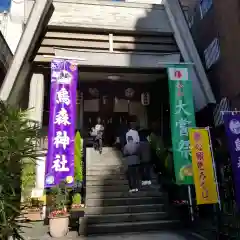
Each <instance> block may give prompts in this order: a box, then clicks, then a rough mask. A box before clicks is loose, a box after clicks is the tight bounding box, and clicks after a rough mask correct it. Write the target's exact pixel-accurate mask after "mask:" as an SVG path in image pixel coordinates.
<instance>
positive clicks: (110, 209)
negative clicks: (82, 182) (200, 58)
mask: <svg viewBox="0 0 240 240" xmlns="http://www.w3.org/2000/svg"><path fill="white" fill-rule="evenodd" d="M165 209H166V206H165V204H154V205H149V204H143V205H132V206H131V205H130V206H127V205H123V206H106V207H102V206H101V207H87V208H86V214H87V215H88V214H90V215H99V214H101V215H105V214H119V213H141V212H145V211H146V212H161V211H164V210H165Z"/></svg>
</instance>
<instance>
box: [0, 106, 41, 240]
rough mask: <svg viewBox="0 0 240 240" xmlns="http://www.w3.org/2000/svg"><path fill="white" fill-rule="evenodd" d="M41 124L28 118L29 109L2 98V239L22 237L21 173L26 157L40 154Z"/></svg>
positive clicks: (29, 157)
mask: <svg viewBox="0 0 240 240" xmlns="http://www.w3.org/2000/svg"><path fill="white" fill-rule="evenodd" d="M39 134H40V131H39V128H38V126H37V124H35V123H33V122H32V121H30V120H28V119H27V112H26V111H21V110H20V109H17V108H14V107H12V106H10V105H8V104H6V103H4V102H2V101H0V239H3V240H5V239H8V237H9V236H14V237H15V238H16V239H23V238H22V237H21V234H20V233H21V231H20V225H19V224H18V221H17V218H18V217H19V214H20V202H21V173H22V170H23V168H24V167H25V165H26V159H28V161H31V162H34V163H35V162H36V161H35V160H36V159H37V157H39V156H40V154H39V153H38V151H37V148H36V147H37V142H38V139H39V137H40V135H39Z"/></svg>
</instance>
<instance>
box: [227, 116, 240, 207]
mask: <svg viewBox="0 0 240 240" xmlns="http://www.w3.org/2000/svg"><path fill="white" fill-rule="evenodd" d="M223 121H224V125H225V131H226V135H227V138H228V148H229V152H230V155H231V161H232V171H233V178H234V186H235V200H236V203H237V206H238V208H240V113H233V112H227V113H224V115H223Z"/></svg>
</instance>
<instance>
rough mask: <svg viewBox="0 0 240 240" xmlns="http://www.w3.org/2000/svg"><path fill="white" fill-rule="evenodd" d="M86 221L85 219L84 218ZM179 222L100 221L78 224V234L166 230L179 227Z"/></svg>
mask: <svg viewBox="0 0 240 240" xmlns="http://www.w3.org/2000/svg"><path fill="white" fill-rule="evenodd" d="M86 221H87V219H86ZM179 223H180V222H179V221H178V220H155V221H139V222H121V223H100V224H95V225H87V223H84V224H80V226H81V225H82V227H80V234H83V235H95V234H111V233H129V232H144V231H161V230H164V231H167V230H173V229H179V227H180V226H179V225H180V224H179Z"/></svg>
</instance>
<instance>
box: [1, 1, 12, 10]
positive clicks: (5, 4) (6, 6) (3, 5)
mask: <svg viewBox="0 0 240 240" xmlns="http://www.w3.org/2000/svg"><path fill="white" fill-rule="evenodd" d="M10 3H11V0H0V12H2V11H4V10H8V9H9V7H10Z"/></svg>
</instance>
